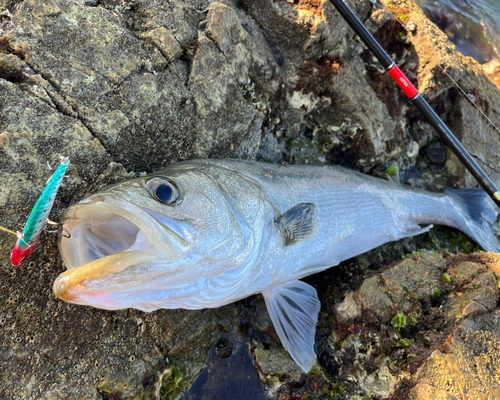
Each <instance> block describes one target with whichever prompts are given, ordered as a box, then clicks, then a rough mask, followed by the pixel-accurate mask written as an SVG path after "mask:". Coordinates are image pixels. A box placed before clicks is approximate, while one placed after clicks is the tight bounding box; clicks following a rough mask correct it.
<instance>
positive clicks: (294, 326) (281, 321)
mask: <svg viewBox="0 0 500 400" xmlns="http://www.w3.org/2000/svg"><path fill="white" fill-rule="evenodd" d="M262 294H263V295H264V299H265V301H266V305H267V310H268V311H269V315H270V316H271V320H272V321H273V324H274V328H275V329H276V332H277V333H278V336H279V338H280V340H281V343H282V344H283V347H284V348H285V349H286V350H287V351H288V352H289V353H290V355H291V356H292V358H293V359H294V360H295V362H296V363H297V364H299V365H300V367H301V368H302V369H303V370H304V371H306V372H309V371H310V370H311V368H312V367H313V365H314V364H315V362H316V354H315V353H314V334H315V332H316V322H317V321H318V313H319V309H320V303H319V300H318V295H317V293H316V290H315V289H314V288H313V287H311V286H309V285H308V284H307V283H304V282H302V281H292V282H287V283H284V284H282V285H279V286H273V287H270V288H269V289H267V290H266V291H264V292H263V293H262Z"/></svg>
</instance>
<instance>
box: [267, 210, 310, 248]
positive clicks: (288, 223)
mask: <svg viewBox="0 0 500 400" xmlns="http://www.w3.org/2000/svg"><path fill="white" fill-rule="evenodd" d="M315 217H316V204H314V203H300V204H297V205H296V206H295V207H293V208H290V209H289V210H288V211H286V212H285V213H284V214H283V215H282V216H281V217H279V218H278V219H277V220H276V224H277V226H278V230H279V232H280V234H281V235H282V236H283V239H284V241H285V246H290V245H292V244H295V243H298V242H300V241H302V240H305V239H307V238H308V237H310V236H311V235H312V234H313V233H314V230H315V227H316V225H315V222H314V220H315Z"/></svg>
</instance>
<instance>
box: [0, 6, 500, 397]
mask: <svg viewBox="0 0 500 400" xmlns="http://www.w3.org/2000/svg"><path fill="white" fill-rule="evenodd" d="M347 2H348V4H349V5H350V6H352V7H353V9H354V10H355V12H356V13H357V15H359V16H360V18H361V19H362V20H363V21H365V22H366V25H367V26H368V27H369V29H370V31H371V32H372V33H373V34H374V36H375V37H376V38H377V39H378V40H379V41H380V42H381V43H382V44H383V45H384V47H386V48H387V49H388V50H389V52H390V53H391V56H393V57H394V58H395V59H396V62H397V63H398V65H400V67H401V68H402V69H403V70H404V72H405V73H407V74H408V75H409V76H410V78H411V79H412V80H413V81H414V83H415V84H417V85H418V86H419V88H420V89H421V90H422V92H423V94H424V95H425V96H426V97H427V98H428V100H430V101H431V102H432V105H433V106H434V107H435V108H436V109H437V111H438V113H439V114H440V115H441V116H442V117H443V118H444V119H445V121H446V122H447V123H449V124H450V126H451V127H452V128H453V129H454V130H455V133H456V134H457V136H458V138H459V139H461V140H463V142H464V145H465V147H467V148H470V149H471V152H472V153H473V155H474V156H475V157H477V159H478V160H479V162H480V163H481V165H482V166H483V167H484V168H485V170H486V171H487V172H488V173H489V175H490V176H491V178H492V179H493V180H494V181H495V182H496V183H497V184H500V159H499V158H498V154H500V142H499V139H498V138H499V136H498V135H497V134H495V132H494V130H492V129H491V128H489V127H488V125H487V122H486V121H485V119H484V118H482V117H481V116H480V114H478V113H477V110H476V108H475V107H474V105H473V104H472V103H475V105H476V106H477V107H479V108H480V109H481V110H482V111H483V112H484V113H485V115H486V116H488V118H490V119H491V120H492V121H493V123H495V124H498V123H500V115H499V111H498V110H497V109H496V108H495V107H494V105H495V104H499V103H500V91H499V89H498V88H497V87H496V86H495V85H494V84H493V82H492V81H491V80H489V79H488V78H487V76H486V75H485V73H484V72H483V70H482V69H481V67H480V66H479V65H478V64H477V63H475V62H474V61H473V60H471V59H466V58H464V57H462V56H461V55H459V54H458V53H456V52H455V51H454V49H453V47H452V45H451V44H450V43H449V42H448V41H447V39H446V38H445V36H444V34H442V33H441V32H440V31H438V30H437V28H436V27H435V26H434V25H433V24H431V23H430V22H429V21H428V20H427V19H425V17H424V16H423V14H422V13H421V11H420V9H418V7H416V5H415V4H414V3H413V2H412V1H411V0H398V1H396V0H394V1H389V0H384V1H383V2H382V3H383V6H384V7H382V5H381V4H380V3H378V2H371V1H366V0H349V1H347ZM444 72H446V74H448V75H449V76H451V77H452V78H453V79H455V80H457V81H458V82H459V83H460V85H461V86H462V87H463V88H464V89H465V91H466V93H467V94H468V95H469V96H468V98H469V99H470V100H471V101H472V103H471V101H469V100H467V99H466V98H464V97H461V94H460V93H459V92H458V91H457V89H455V87H454V85H453V82H452V81H451V80H449V78H448V76H447V75H446V74H445V73H444ZM0 105H1V110H0V225H2V226H4V227H7V228H10V229H12V230H21V229H22V228H23V225H24V223H25V221H26V219H27V217H28V215H29V212H30V210H31V208H32V207H33V205H34V203H35V201H36V199H37V197H38V196H39V194H40V193H41V191H42V190H43V187H44V185H45V182H46V180H47V178H48V177H49V176H50V174H51V171H50V170H49V167H48V164H50V165H51V166H54V165H56V164H57V162H58V160H59V157H60V156H62V155H64V156H68V157H69V158H70V159H71V166H70V169H69V173H68V177H67V178H66V179H65V180H64V182H63V184H62V187H61V190H60V192H59V195H58V198H57V200H56V204H55V207H54V210H53V213H52V216H51V218H52V219H53V220H59V219H60V218H61V215H62V212H63V211H64V209H65V208H67V206H69V205H70V204H72V203H74V202H76V201H78V200H80V199H82V198H84V197H85V196H87V195H89V194H91V193H93V192H95V191H96V190H97V189H98V188H100V187H102V186H103V185H106V184H110V183H114V182H116V181H119V180H123V179H127V178H130V177H134V176H138V175H140V174H144V173H148V172H152V171H155V170H158V169H160V168H161V167H163V166H165V165H168V164H170V163H173V162H176V161H180V160H184V159H192V158H206V157H211V158H217V157H239V158H251V159H255V158H257V159H260V160H264V161H269V162H282V163H317V164H324V163H336V164H342V165H345V166H348V167H352V168H355V169H358V170H362V171H364V172H367V173H371V174H374V175H377V176H380V177H386V178H388V179H393V180H397V181H402V182H406V183H408V184H411V185H417V186H420V187H424V188H430V189H434V190H436V189H441V188H442V187H444V186H448V187H453V186H457V187H458V186H465V185H470V186H474V185H475V184H474V182H473V181H472V180H471V178H470V176H469V175H468V174H467V173H465V171H464V170H463V168H461V167H460V165H459V163H458V161H457V160H456V159H455V158H454V156H452V155H451V154H450V153H449V151H446V149H445V148H444V147H443V146H442V143H440V142H439V139H438V138H436V137H435V135H434V133H433V132H432V129H431V128H430V126H429V125H428V124H427V123H426V122H425V121H423V120H422V119H421V117H419V116H418V114H417V113H416V112H415V110H414V109H413V108H412V105H411V103H410V102H409V101H407V100H405V99H404V98H403V96H402V95H400V94H399V92H398V89H396V88H395V87H394V85H393V84H392V82H391V81H390V80H388V78H387V77H386V76H385V75H384V74H383V73H382V72H381V71H380V66H379V65H378V64H377V62H375V61H374V60H373V58H372V57H371V56H370V55H369V54H368V53H367V51H366V49H365V48H364V47H363V46H362V44H361V43H360V42H359V41H358V40H357V39H356V37H355V35H354V34H353V32H352V31H351V30H350V28H349V27H348V26H347V24H346V23H345V22H343V21H342V19H341V18H340V16H339V15H338V13H337V12H336V11H335V9H334V7H333V6H332V5H331V4H330V2H323V1H319V0H307V1H306V0H300V1H286V0H278V1H272V0H252V1H249V0H221V1H211V0H190V1H179V0H163V1H157V0H84V1H80V0H0ZM437 232H438V233H437V234H431V235H427V236H425V237H424V238H423V239H415V240H405V241H402V242H399V243H397V244H393V245H390V246H389V247H385V248H384V249H382V250H378V251H377V252H376V253H371V255H370V256H369V257H370V258H367V257H363V256H361V257H358V258H357V259H356V260H354V261H353V262H354V264H355V265H356V267H355V270H357V271H358V272H359V274H357V275H353V273H352V272H350V266H351V264H350V263H349V262H348V263H346V264H345V265H343V266H341V267H339V268H338V269H337V270H336V271H338V272H332V273H331V274H333V275H332V276H336V275H334V274H339V275H338V284H336V285H335V286H334V289H333V292H332V293H333V294H331V296H330V295H328V296H327V295H324V302H323V311H322V317H321V320H320V322H319V324H318V350H321V351H322V355H321V356H320V358H319V366H318V370H317V371H314V372H313V373H312V374H310V375H308V376H305V375H301V374H300V371H297V370H296V368H293V365H294V364H293V362H292V361H291V359H289V358H287V357H288V355H287V353H286V352H284V351H283V349H282V348H281V347H280V344H279V343H278V341H277V339H276V334H275V332H273V328H272V326H271V324H270V322H269V319H268V316H267V312H266V311H265V307H264V306H263V300H262V299H261V298H259V297H257V298H254V299H253V300H250V301H249V302H247V303H240V304H236V305H229V306H227V307H224V308H221V309H216V310H201V311H196V312H193V311H184V310H161V311H157V312H154V313H151V314H146V313H141V312H137V311H134V310H124V311H119V312H107V311H100V310H95V309H91V308H87V307H78V306H73V305H69V304H66V303H63V302H61V301H59V300H56V299H55V297H54V295H53V294H52V290H51V287H52V282H53V280H54V279H55V277H56V276H57V275H58V274H59V273H61V272H62V271H63V268H64V267H63V265H62V262H61V260H60V257H59V255H58V250H57V241H56V237H55V236H54V235H49V234H45V235H43V236H42V239H41V241H40V243H39V246H38V248H37V250H36V251H35V253H34V254H33V256H32V258H31V259H30V260H29V262H27V263H25V264H23V265H21V266H20V267H17V268H14V267H11V266H10V262H9V253H10V250H11V249H12V247H13V245H14V243H15V238H14V237H13V236H10V235H8V234H7V233H5V232H2V231H0V266H1V268H0V286H1V291H0V304H1V305H0V329H1V330H0V332H1V333H0V343H1V344H0V365H1V366H0V378H1V379H0V397H4V398H9V399H29V398H33V399H67V398H78V399H98V398H101V399H111V398H115V399H117V398H122V399H159V398H162V399H169V398H179V396H181V394H182V393H183V392H185V391H186V390H187V389H188V388H189V387H190V386H191V384H192V383H193V382H194V381H195V379H196V377H197V376H198V374H199V372H200V371H201V370H202V367H203V365H204V363H205V361H206V360H207V354H208V352H209V349H210V348H212V346H213V345H214V344H215V343H216V342H217V339H218V338H219V337H220V334H221V332H225V333H228V334H229V335H233V336H234V337H235V338H237V339H238V340H242V339H241V337H240V336H245V335H246V336H252V340H253V341H249V343H253V345H251V346H250V347H251V351H252V352H251V353H250V354H251V355H252V358H253V360H254V363H255V365H256V368H257V369H258V370H259V368H260V371H258V372H259V374H260V377H261V379H262V381H263V384H264V385H265V391H266V393H267V396H268V397H269V398H278V397H279V398H282V399H285V398H287V397H286V396H289V397H288V398H302V397H303V396H304V395H305V394H306V393H307V394H308V395H309V396H313V397H310V398H318V399H320V398H335V396H340V395H344V396H347V397H346V398H356V396H364V395H365V394H366V393H369V394H370V395H372V396H375V397H376V396H378V397H379V398H382V397H387V396H395V394H394V393H399V392H398V391H400V390H402V389H401V388H402V385H404V383H405V382H406V381H405V380H404V379H403V378H401V376H397V374H395V373H394V370H393V363H394V362H396V363H398V362H400V361H394V358H393V357H394V355H395V354H396V357H403V358H405V357H406V356H407V355H408V354H411V353H409V352H408V350H407V349H406V350H405V349H402V350H404V351H405V352H406V353H404V354H403V353H401V352H400V353H398V352H397V351H393V350H394V349H393V347H390V346H389V348H388V353H387V354H382V353H381V354H378V355H373V354H370V355H366V354H364V355H363V354H361V355H360V354H359V353H352V350H351V349H359V348H360V347H359V346H361V345H362V343H361V342H359V340H360V339H359V338H360V336H359V335H358V333H359V329H358V328H352V329H354V330H353V332H354V333H353V334H351V337H350V338H349V339H348V338H347V337H348V336H346V335H347V334H346V332H350V331H349V329H351V327H352V326H355V325H356V324H354V325H352V324H351V325H350V322H352V321H360V320H359V319H360V318H361V319H362V323H364V324H372V325H373V326H376V324H379V325H380V324H382V325H380V326H385V325H387V324H388V322H387V321H388V319H387V318H389V317H391V316H392V314H391V313H392V312H393V311H394V309H395V307H401V310H403V311H405V312H407V311H408V310H411V307H412V304H414V303H413V298H412V297H411V296H410V295H409V292H412V291H413V290H415V291H421V296H423V297H424V298H428V299H429V298H432V296H434V292H433V289H431V288H430V287H431V286H425V285H424V286H422V282H419V279H420V278H421V276H418V278H417V277H416V276H415V274H416V273H418V271H419V269H418V268H416V266H415V264H412V262H410V261H405V262H403V264H401V267H399V268H398V269H395V270H387V271H385V272H382V273H381V275H373V274H371V273H370V269H371V268H373V266H374V265H375V264H376V266H377V268H379V267H381V266H387V265H389V264H390V263H392V262H393V261H394V260H396V259H398V258H399V256H400V254H401V253H403V254H404V253H411V252H412V251H413V250H416V249H420V248H421V247H429V246H430V247H431V249H430V250H432V251H435V250H436V249H445V248H446V249H448V250H450V251H451V252H456V251H458V250H462V251H463V250H464V246H469V247H470V246H471V245H470V244H467V245H465V244H464V243H469V242H467V241H466V240H465V239H463V237H462V236H458V237H457V234H456V232H451V231H446V230H437ZM466 250H470V249H469V248H468V247H467V249H466ZM426 257H427V256H426ZM429 257H430V258H428V259H427V258H425V257H424V258H425V259H426V260H427V261H425V263H424V264H425V265H427V266H428V267H429V268H427V269H426V271H427V275H425V277H426V279H428V280H429V281H432V282H438V281H439V282H440V283H439V285H440V286H439V287H440V288H441V290H444V289H446V286H443V282H442V281H440V280H439V279H441V278H440V275H439V274H440V273H441V272H440V271H442V268H444V267H443V266H445V265H446V262H445V261H443V259H442V258H441V256H437V255H436V256H429ZM421 265H422V264H418V263H417V266H421ZM430 267H432V268H430ZM467 268H468V267H462V269H460V268H459V269H457V272H456V274H457V279H459V278H458V277H459V276H464V277H467V276H469V275H470V271H469V270H468V269H467ZM474 268H475V267H474ZM474 268H473V270H474ZM474 271H475V270H474ZM467 274H469V275H467ZM370 275H373V276H372V277H370ZM450 275H452V272H450ZM479 276H480V277H481V279H482V280H480V281H477V279H476V278H473V279H472V278H470V279H472V280H471V281H470V282H469V281H467V279H469V278H460V279H464V282H466V281H467V282H469V283H470V286H468V287H467V290H464V291H463V294H461V295H460V296H461V299H462V300H464V301H466V303H467V304H466V307H465V308H462V306H461V305H460V304H461V303H460V302H457V301H455V300H453V301H451V300H450V303H449V304H448V303H446V304H448V305H447V306H446V307H445V309H446V317H447V318H450V320H451V318H455V319H457V320H460V321H462V319H463V318H466V317H467V315H469V314H473V315H474V314H476V313H478V312H479V313H480V312H490V313H493V312H494V311H493V310H494V308H495V307H496V303H495V302H496V301H497V300H498V290H497V289H496V286H495V284H494V282H495V281H494V279H495V278H494V277H493V275H492V274H490V273H486V272H485V273H481V274H480V275H479ZM380 277H383V279H385V280H386V281H387V282H391V284H390V285H382V286H381V285H380V283H381V281H380ZM364 278H366V280H365V279H364ZM312 279H313V281H314V278H312ZM325 282H326V283H325ZM325 282H317V286H318V290H319V292H320V293H323V291H324V290H325V288H329V287H330V286H328V285H329V283H328V282H329V281H328V279H325ZM469 283H467V284H469ZM464 285H466V284H465V283H464ZM355 286H357V287H355ZM409 288H411V290H409ZM345 293H350V294H348V295H347V296H346V297H345V299H346V300H343V299H344V297H343V296H344V294H345ZM452 297H453V296H452V295H451V294H450V295H449V296H448V297H447V298H450V299H451V298H452ZM346 302H348V303H346ZM374 302H375V303H376V304H379V305H380V307H379V308H378V309H376V310H371V311H370V312H369V313H368V314H367V312H366V310H367V309H370V307H369V305H370V304H374ZM467 307H468V308H467ZM456 315H460V318H458V317H456ZM356 323H357V324H358V325H359V324H360V323H361V322H359V323H358V322H356ZM464 323H465V322H464ZM332 324H333V325H332ZM384 324H385V325H384ZM452 325H453V324H451V325H450V326H452ZM370 326H371V325H370ZM377 326H378V325H377ZM453 326H455V325H453ZM478 326H479V325H478ZM334 328H335V329H334ZM357 329H358V330H357ZM373 329H374V331H375V328H373ZM377 329H378V331H380V329H381V328H380V327H379V328H377ZM467 329H469V328H467ZM334 332H336V333H334ZM339 332H340V333H339ZM356 332H358V333H356ZM448 333H449V332H448ZM335 335H338V337H337V338H336V336H335ZM356 335H358V336H356ZM339 337H342V338H344V339H342V340H343V341H344V342H345V346H344V347H343V348H341V349H340V348H336V347H335V346H336V344H335V343H338V342H339V340H340V339H338V338H339ZM441 337H442V335H440V334H438V333H432V334H431V341H432V343H437V342H438V341H439V340H441V339H440V338H441ZM245 340H246V339H245ZM363 340H365V339H363ZM374 340H375V339H374ZM245 343H246V342H245ZM360 343H361V344H360ZM390 343H392V344H391V346H392V345H393V344H394V343H395V342H394V340H393V341H392V342H390ZM245 346H246V345H245ZM332 346H333V347H332ZM395 346H396V349H397V344H396V345H395ZM242 348H246V347H242ZM345 349H347V350H345ZM399 350H401V349H399ZM337 351H338V352H340V353H342V352H343V353H342V354H340V353H339V354H340V355H339V354H337V353H336V352H337ZM346 354H347V355H348V357H350V358H349V360H352V361H353V363H354V364H355V365H356V366H359V365H360V363H361V364H363V363H365V362H367V363H368V364H367V365H361V366H360V367H359V368H358V367H356V368H354V367H353V368H354V369H352V370H351V369H350V368H351V366H350V365H351V364H346V367H345V368H344V370H342V371H341V373H340V374H339V369H338V368H337V367H336V362H337V361H336V360H337V358H338V357H341V358H342V357H345V356H346ZM398 354H399V356H398ZM425 354H427V353H425ZM429 354H430V352H429ZM336 357H337V358H336ZM410 358H411V357H410ZM396 360H398V359H396ZM420 361H422V362H421V363H420V364H419V365H423V364H422V363H423V361H425V360H423V359H421V358H419V362H420ZM370 363H371V364H370ZM354 364H353V365H354ZM398 365H403V364H401V363H400V364H398ZM398 368H399V367H398ZM345 371H349V372H346V373H344V372H345ZM398 371H400V370H398ZM426 384H427V383H426ZM428 384H429V385H434V383H428ZM436 387H438V386H436ZM212 389H213V390H215V389H214V388H212ZM440 390H441V389H440ZM259 393H260V391H259ZM293 396H295V397H293Z"/></svg>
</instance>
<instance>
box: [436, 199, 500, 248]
mask: <svg viewBox="0 0 500 400" xmlns="http://www.w3.org/2000/svg"><path fill="white" fill-rule="evenodd" d="M445 192H446V193H448V195H449V196H450V197H451V200H452V203H453V204H454V205H455V207H456V208H457V210H459V212H460V214H461V215H462V216H463V218H464V222H463V224H462V225H463V226H461V227H460V229H461V230H462V231H463V232H465V233H466V234H467V235H469V236H470V237H471V238H472V239H473V240H474V241H475V242H476V243H478V244H479V245H480V246H481V247H482V248H483V250H485V251H494V252H495V253H500V243H499V242H498V239H497V237H496V236H495V231H494V229H493V223H495V221H496V219H497V215H498V211H497V210H496V208H495V205H494V203H493V201H492V200H491V199H490V198H489V196H488V194H487V193H486V192H485V191H484V190H483V189H446V190H445Z"/></svg>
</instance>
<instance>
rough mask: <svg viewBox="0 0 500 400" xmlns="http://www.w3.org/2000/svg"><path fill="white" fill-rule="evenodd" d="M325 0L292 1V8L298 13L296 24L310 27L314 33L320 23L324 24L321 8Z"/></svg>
mask: <svg viewBox="0 0 500 400" xmlns="http://www.w3.org/2000/svg"><path fill="white" fill-rule="evenodd" d="M325 2H326V0H293V6H294V7H295V9H296V10H297V11H298V18H297V23H298V24H305V25H310V27H311V33H314V32H315V31H316V29H317V28H318V26H319V24H320V23H321V22H325V20H324V16H323V6H324V4H325Z"/></svg>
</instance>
